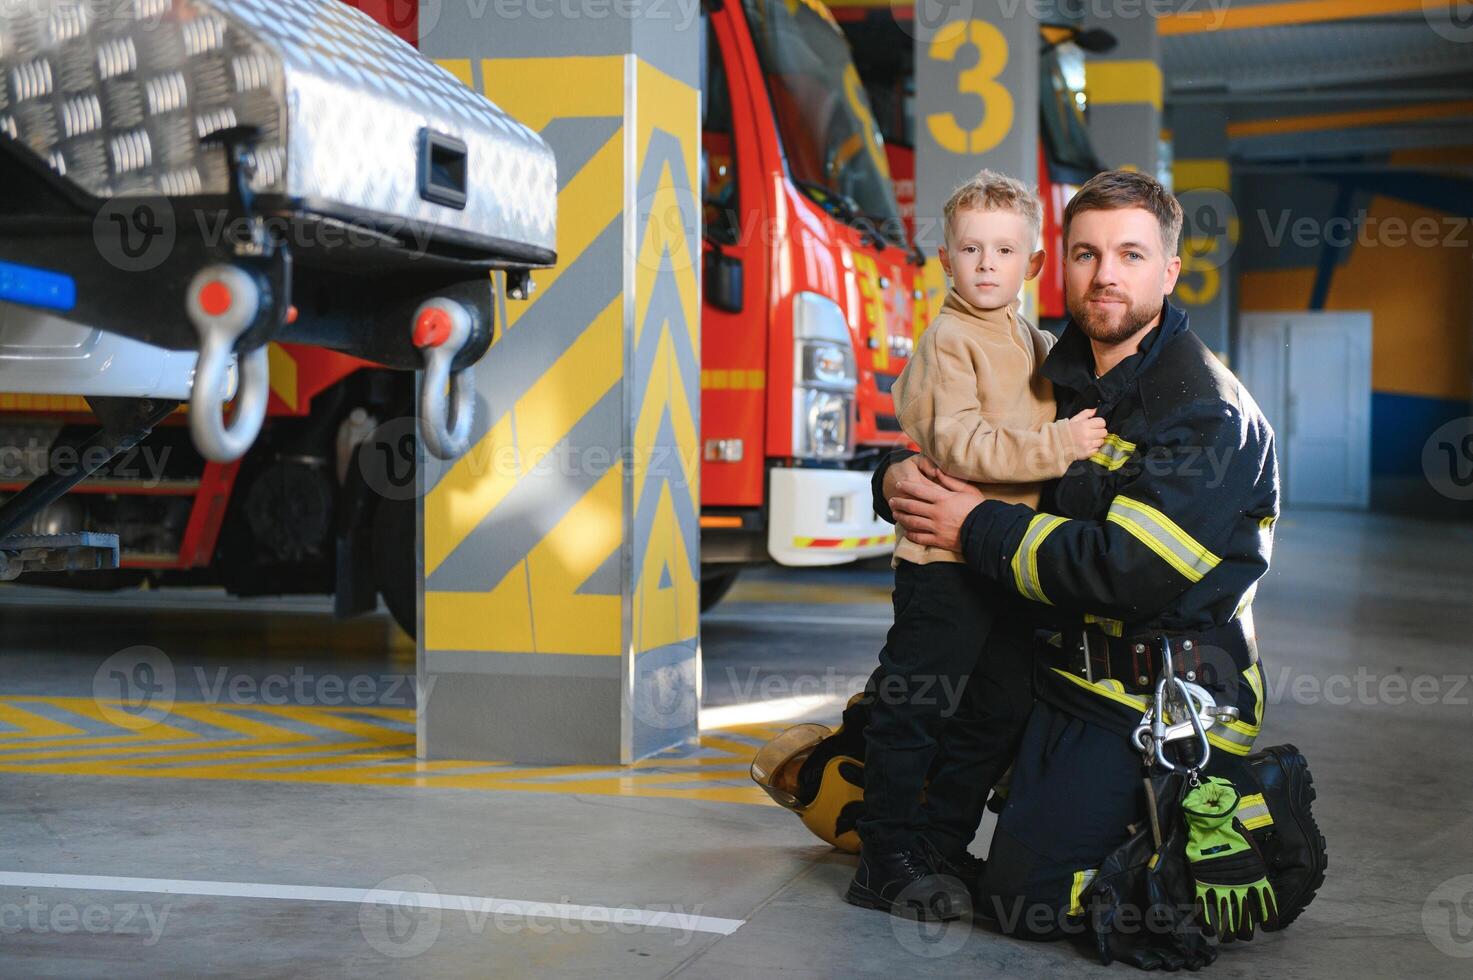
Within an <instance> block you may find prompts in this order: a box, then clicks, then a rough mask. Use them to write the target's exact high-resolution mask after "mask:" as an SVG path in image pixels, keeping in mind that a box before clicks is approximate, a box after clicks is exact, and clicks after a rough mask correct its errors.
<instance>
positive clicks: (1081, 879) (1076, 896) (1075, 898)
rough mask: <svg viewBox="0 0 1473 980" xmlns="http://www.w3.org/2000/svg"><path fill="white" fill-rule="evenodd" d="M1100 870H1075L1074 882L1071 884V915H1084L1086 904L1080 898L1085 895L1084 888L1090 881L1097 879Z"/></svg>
mask: <svg viewBox="0 0 1473 980" xmlns="http://www.w3.org/2000/svg"><path fill="white" fill-rule="evenodd" d="M1097 874H1099V871H1076V872H1074V883H1073V884H1072V885H1070V886H1069V912H1068V914H1069V915H1083V914H1084V906H1083V905H1082V904H1080V899H1081V898H1082V897H1083V896H1084V890H1085V889H1086V888H1088V887H1089V883H1090V882H1091V881H1094V880H1095V875H1097Z"/></svg>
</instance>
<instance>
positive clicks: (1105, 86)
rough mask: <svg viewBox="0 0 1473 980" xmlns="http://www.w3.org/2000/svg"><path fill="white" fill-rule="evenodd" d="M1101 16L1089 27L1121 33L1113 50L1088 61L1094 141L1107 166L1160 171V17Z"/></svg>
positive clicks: (1087, 88) (1087, 94)
mask: <svg viewBox="0 0 1473 980" xmlns="http://www.w3.org/2000/svg"><path fill="white" fill-rule="evenodd" d="M1107 12H1108V13H1110V14H1111V16H1104V17H1098V23H1093V22H1091V21H1090V20H1086V22H1085V24H1084V25H1083V26H1084V27H1085V29H1089V28H1092V27H1102V28H1104V29H1105V30H1108V31H1110V33H1112V34H1114V35H1115V40H1116V42H1117V43H1116V45H1115V48H1114V49H1113V50H1111V51H1106V52H1101V53H1098V54H1090V55H1089V56H1088V57H1087V58H1086V59H1085V62H1084V92H1085V97H1086V98H1087V99H1088V102H1089V141H1090V144H1091V145H1092V146H1093V147H1094V151H1095V154H1096V155H1097V156H1098V157H1099V161H1100V163H1101V164H1103V165H1104V166H1105V167H1106V168H1113V167H1123V168H1127V169H1130V170H1139V171H1140V172H1142V173H1147V174H1155V173H1156V170H1157V163H1158V156H1159V146H1160V141H1159V139H1158V136H1159V134H1160V132H1161V101H1162V91H1163V87H1164V81H1163V78H1162V75H1161V39H1160V37H1159V36H1158V35H1157V33H1156V18H1154V17H1148V16H1138V17H1126V16H1114V11H1107Z"/></svg>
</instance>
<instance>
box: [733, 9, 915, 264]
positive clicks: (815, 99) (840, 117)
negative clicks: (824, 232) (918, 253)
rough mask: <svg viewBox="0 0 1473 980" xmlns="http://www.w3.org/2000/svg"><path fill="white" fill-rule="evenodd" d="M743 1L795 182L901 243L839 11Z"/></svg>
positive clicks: (875, 131) (834, 209)
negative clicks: (836, 13) (837, 17)
mask: <svg viewBox="0 0 1473 980" xmlns="http://www.w3.org/2000/svg"><path fill="white" fill-rule="evenodd" d="M743 6H744V7H745V9H746V13H747V20H748V23H749V24H750V25H751V29H752V38H753V41H754V42H755V44H756V46H757V56H758V58H759V60H760V61H761V63H762V72H763V74H764V75H765V76H766V77H767V89H768V92H769V93H770V94H771V96H772V107H773V112H774V113H775V115H776V116H777V125H778V130H779V132H780V133H781V136H782V142H783V152H784V155H785V156H786V158H787V162H788V171H789V173H790V174H791V175H792V177H793V180H794V181H795V182H796V183H797V184H798V186H799V187H801V188H803V190H804V191H805V193H808V194H809V196H811V197H813V198H814V199H815V200H816V201H818V203H819V204H820V205H822V206H824V207H825V209H827V210H828V211H829V212H830V213H832V214H834V215H836V216H837V217H840V218H842V219H844V220H851V219H853V218H860V219H863V218H868V219H871V221H872V222H873V223H874V224H875V225H876V226H877V230H878V231H879V232H880V233H881V234H883V235H884V236H885V237H886V238H890V239H892V240H895V241H897V242H903V241H904V238H905V233H904V230H903V226H902V225H901V221H900V211H899V208H897V207H896V204H895V192H894V190H893V188H892V187H891V184H890V168H889V165H888V164H887V163H886V160H885V147H884V144H883V143H882V141H881V137H880V130H879V127H878V126H877V125H876V124H875V117H874V114H873V113H872V112H871V111H870V105H869V98H868V96H866V95H865V92H864V85H863V84H862V83H861V82H860V80H859V73H858V71H856V70H855V68H854V60H853V58H852V57H851V56H850V52H849V43H848V42H847V41H846V40H845V39H844V35H843V33H841V32H840V30H839V27H838V25H837V24H836V23H835V22H834V19H833V16H832V15H831V14H830V13H829V12H828V11H827V10H826V9H824V7H823V6H822V5H821V4H819V3H817V2H814V0H743Z"/></svg>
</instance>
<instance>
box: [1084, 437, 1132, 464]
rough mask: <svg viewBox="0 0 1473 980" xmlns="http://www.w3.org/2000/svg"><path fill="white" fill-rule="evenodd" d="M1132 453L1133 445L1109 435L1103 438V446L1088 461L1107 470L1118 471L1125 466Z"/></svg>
mask: <svg viewBox="0 0 1473 980" xmlns="http://www.w3.org/2000/svg"><path fill="white" fill-rule="evenodd" d="M1133 452H1135V443H1133V442H1126V441H1125V440H1124V439H1122V438H1120V437H1119V436H1117V435H1115V434H1113V433H1111V434H1110V435H1107V436H1105V444H1104V445H1103V446H1101V447H1100V450H1099V452H1097V453H1095V454H1094V455H1093V456H1091V457H1090V458H1089V461H1090V462H1091V463H1098V464H1100V465H1101V466H1103V467H1104V468H1105V469H1107V470H1118V469H1120V467H1122V466H1124V465H1125V461H1126V460H1127V459H1128V458H1130V454H1131V453H1133Z"/></svg>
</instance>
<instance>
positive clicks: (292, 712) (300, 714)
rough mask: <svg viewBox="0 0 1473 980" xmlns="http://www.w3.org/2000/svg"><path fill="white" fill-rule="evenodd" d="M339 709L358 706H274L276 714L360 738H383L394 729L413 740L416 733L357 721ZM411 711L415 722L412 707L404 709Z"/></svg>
mask: <svg viewBox="0 0 1473 980" xmlns="http://www.w3.org/2000/svg"><path fill="white" fill-rule="evenodd" d="M337 710H342V711H346V712H356V711H357V710H358V709H357V708H343V709H326V708H302V707H298V706H296V705H278V706H274V707H273V708H272V712H273V713H274V714H279V715H284V716H285V717H287V718H290V719H292V720H293V721H299V722H303V723H305V724H308V725H313V726H315V727H317V728H327V729H331V730H332V731H335V732H343V733H344V734H346V735H355V736H357V737H359V738H370V739H371V738H382V737H383V736H384V733H385V732H389V731H392V732H393V733H394V734H395V735H397V736H399V737H404V736H408V737H409V739H410V740H411V741H412V740H413V739H414V733H413V732H412V731H410V732H400V731H395V730H393V729H389V728H385V727H383V726H380V725H370V724H368V723H367V722H362V721H355V720H354V719H352V718H347V717H343V716H342V715H339V714H336V713H335V712H336V711H337ZM402 710H404V711H406V712H408V713H409V715H410V717H409V718H408V721H409V722H410V723H411V724H413V721H414V717H413V711H412V710H411V709H407V708H406V709H402Z"/></svg>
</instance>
